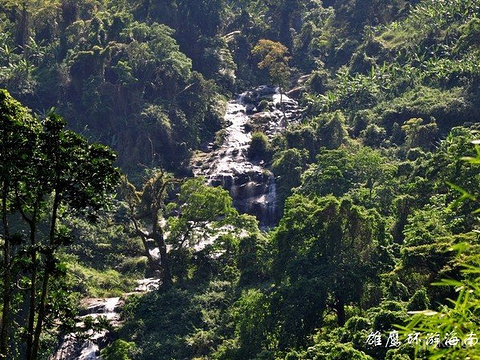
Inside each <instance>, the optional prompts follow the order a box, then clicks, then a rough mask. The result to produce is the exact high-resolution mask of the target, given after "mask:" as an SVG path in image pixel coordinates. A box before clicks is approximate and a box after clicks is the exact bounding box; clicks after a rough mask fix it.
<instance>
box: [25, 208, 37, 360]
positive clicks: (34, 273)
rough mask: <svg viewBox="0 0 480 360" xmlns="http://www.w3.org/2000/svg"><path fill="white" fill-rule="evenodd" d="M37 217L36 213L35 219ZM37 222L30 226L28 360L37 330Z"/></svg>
mask: <svg viewBox="0 0 480 360" xmlns="http://www.w3.org/2000/svg"><path fill="white" fill-rule="evenodd" d="M35 217H36V215H35V213H34V218H33V219H35ZM35 232H36V226H35V220H33V222H32V223H31V224H30V245H31V246H32V250H31V251H32V254H31V262H32V278H31V284H30V303H29V305H28V307H29V308H28V328H27V357H28V359H33V358H32V357H31V356H32V348H33V335H34V329H35V310H36V309H35V307H36V296H37V289H36V288H37V271H38V269H37V251H36V249H35Z"/></svg>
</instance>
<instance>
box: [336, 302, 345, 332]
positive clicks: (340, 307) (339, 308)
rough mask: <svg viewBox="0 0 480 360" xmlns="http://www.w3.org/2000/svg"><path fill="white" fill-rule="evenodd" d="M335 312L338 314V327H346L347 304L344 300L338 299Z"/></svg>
mask: <svg viewBox="0 0 480 360" xmlns="http://www.w3.org/2000/svg"><path fill="white" fill-rule="evenodd" d="M335 311H336V312H337V323H338V326H343V325H345V320H346V319H345V318H346V315H345V302H344V301H343V299H342V298H337V302H336V303H335Z"/></svg>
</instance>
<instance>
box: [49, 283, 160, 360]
mask: <svg viewBox="0 0 480 360" xmlns="http://www.w3.org/2000/svg"><path fill="white" fill-rule="evenodd" d="M137 283H138V286H137V287H136V288H135V290H134V292H137V293H138V292H142V293H144V292H148V291H152V290H155V289H158V288H159V286H160V280H159V279H154V278H147V279H142V280H138V281H137ZM127 295H129V294H125V296H127ZM121 305H122V301H121V298H120V297H112V298H106V299H88V300H86V304H85V306H86V310H85V312H86V314H85V315H84V316H82V318H81V319H80V320H81V321H80V322H79V323H78V324H77V327H78V328H83V327H84V325H85V324H84V322H85V320H86V318H87V317H89V318H90V319H91V321H93V322H96V321H98V320H99V319H100V318H103V319H104V320H105V321H107V322H108V323H109V326H110V327H111V328H115V327H117V326H118V325H119V321H120V313H119V308H120V307H121ZM84 336H86V339H85V338H84V337H79V336H77V335H76V334H73V333H72V334H66V335H65V336H63V339H62V341H61V344H60V346H59V348H58V349H57V351H56V352H55V354H53V355H52V356H51V357H50V360H99V359H101V357H100V354H99V353H100V348H101V347H102V346H105V345H106V344H107V343H108V340H109V338H110V337H111V336H110V334H109V331H108V330H105V329H103V330H89V331H87V332H86V334H84Z"/></svg>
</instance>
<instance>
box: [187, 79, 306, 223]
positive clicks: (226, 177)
mask: <svg viewBox="0 0 480 360" xmlns="http://www.w3.org/2000/svg"><path fill="white" fill-rule="evenodd" d="M261 101H267V103H270V104H271V105H272V106H269V107H267V108H264V106H263V107H262V106H259V105H260V102H261ZM278 101H279V93H278V90H277V89H276V88H272V87H268V86H261V87H259V88H257V89H254V90H252V91H247V92H244V93H242V94H240V95H238V96H237V98H236V99H235V100H231V101H229V102H228V104H227V111H226V113H225V122H226V124H227V127H226V128H225V129H224V135H225V136H224V142H223V144H222V145H221V146H220V147H219V148H218V149H215V150H213V151H209V152H208V153H200V154H197V155H196V157H194V158H193V159H192V163H191V164H192V170H193V173H194V175H195V176H205V178H206V179H208V184H209V185H212V186H222V187H223V188H225V189H227V190H228V191H229V193H230V195H231V196H232V198H233V204H234V206H235V207H236V208H237V210H238V211H240V212H242V213H248V214H252V215H255V216H256V217H257V219H258V220H259V222H260V226H261V227H262V228H269V227H272V226H274V225H275V223H276V221H277V220H278V214H277V211H278V208H277V205H276V203H277V199H276V195H277V194H276V192H277V191H276V190H277V189H276V183H275V177H274V175H273V174H272V173H271V171H269V170H268V168H267V165H266V164H265V163H264V162H263V161H252V160H250V159H248V158H247V152H248V148H249V145H250V141H251V133H250V130H249V129H250V128H251V123H252V122H255V121H259V119H260V123H261V124H262V126H264V128H263V129H262V131H264V132H265V134H267V136H269V137H272V136H274V135H275V134H277V133H278V132H280V131H283V129H284V128H285V125H286V121H287V120H286V119H285V117H284V115H283V112H281V111H280V110H278V109H276V106H275V104H276V103H277V102H278ZM282 102H283V103H284V104H285V105H286V109H287V110H288V111H289V112H288V115H287V116H286V118H287V119H288V121H289V122H293V121H296V120H295V119H296V118H297V117H298V114H299V113H300V112H299V110H298V104H296V102H295V101H294V100H292V99H289V98H288V97H287V96H285V95H284V96H283V99H282ZM263 104H265V103H263ZM258 108H264V110H263V111H262V112H259V111H258ZM261 119H267V120H268V121H266V122H265V121H261ZM249 123H250V124H249ZM247 125H249V126H247Z"/></svg>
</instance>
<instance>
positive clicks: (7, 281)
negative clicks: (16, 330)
mask: <svg viewBox="0 0 480 360" xmlns="http://www.w3.org/2000/svg"><path fill="white" fill-rule="evenodd" d="M7 192H8V184H6V183H4V184H3V192H2V223H3V241H4V245H3V257H4V260H3V261H4V264H3V267H4V273H3V310H2V326H1V330H0V357H1V358H2V359H8V329H9V327H10V315H11V314H10V312H11V310H10V309H11V295H12V294H11V283H12V274H11V268H10V262H11V260H10V258H11V247H10V229H9V224H8V216H7Z"/></svg>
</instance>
